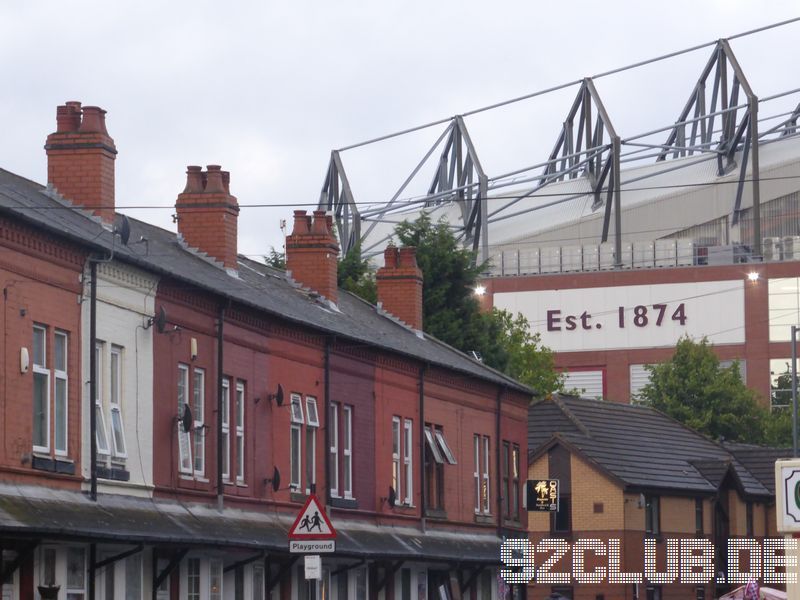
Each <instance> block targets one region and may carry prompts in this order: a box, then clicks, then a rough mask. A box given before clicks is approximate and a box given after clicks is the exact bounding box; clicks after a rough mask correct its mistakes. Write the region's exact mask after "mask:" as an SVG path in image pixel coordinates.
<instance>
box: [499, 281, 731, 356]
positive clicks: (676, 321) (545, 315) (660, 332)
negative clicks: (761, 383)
mask: <svg viewBox="0 0 800 600" xmlns="http://www.w3.org/2000/svg"><path fill="white" fill-rule="evenodd" d="M494 306H495V307H496V308H499V309H506V310H508V311H510V312H512V313H514V314H516V313H517V312H520V313H522V314H523V315H524V316H525V317H526V318H527V319H528V321H529V322H530V324H531V329H532V330H533V331H535V332H538V333H540V334H541V336H542V344H543V345H545V346H547V347H549V348H550V349H551V350H554V351H556V352H580V351H584V350H613V349H626V348H655V347H671V346H674V345H675V344H676V343H677V341H678V339H679V338H680V337H681V336H683V335H687V334H688V335H689V336H691V337H693V338H697V339H699V338H701V337H703V336H707V337H708V339H709V341H710V342H711V343H713V344H741V343H744V280H729V281H702V282H692V283H665V284H654V285H629V286H617V287H600V288H576V289H562V290H542V291H531V292H503V293H496V294H494Z"/></svg>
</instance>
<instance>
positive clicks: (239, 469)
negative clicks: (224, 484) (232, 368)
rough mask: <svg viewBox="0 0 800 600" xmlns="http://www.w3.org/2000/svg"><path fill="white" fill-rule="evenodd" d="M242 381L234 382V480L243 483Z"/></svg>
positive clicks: (243, 396)
mask: <svg viewBox="0 0 800 600" xmlns="http://www.w3.org/2000/svg"><path fill="white" fill-rule="evenodd" d="M244 401H245V393H244V382H243V381H241V380H239V381H237V382H236V403H235V404H236V481H237V482H238V483H244V458H245V457H244V417H245V414H244V408H245V407H244Z"/></svg>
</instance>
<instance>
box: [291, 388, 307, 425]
mask: <svg viewBox="0 0 800 600" xmlns="http://www.w3.org/2000/svg"><path fill="white" fill-rule="evenodd" d="M290 412H291V415H292V423H294V424H295V425H303V424H305V422H306V420H305V417H304V416H303V397H302V396H301V395H300V394H292V400H291V404H290Z"/></svg>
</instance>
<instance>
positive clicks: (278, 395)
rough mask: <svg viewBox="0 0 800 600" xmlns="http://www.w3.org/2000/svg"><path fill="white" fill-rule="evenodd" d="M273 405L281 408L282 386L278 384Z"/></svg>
mask: <svg viewBox="0 0 800 600" xmlns="http://www.w3.org/2000/svg"><path fill="white" fill-rule="evenodd" d="M275 404H277V405H278V406H283V386H282V385H281V384H280V383H279V384H278V391H277V392H275Z"/></svg>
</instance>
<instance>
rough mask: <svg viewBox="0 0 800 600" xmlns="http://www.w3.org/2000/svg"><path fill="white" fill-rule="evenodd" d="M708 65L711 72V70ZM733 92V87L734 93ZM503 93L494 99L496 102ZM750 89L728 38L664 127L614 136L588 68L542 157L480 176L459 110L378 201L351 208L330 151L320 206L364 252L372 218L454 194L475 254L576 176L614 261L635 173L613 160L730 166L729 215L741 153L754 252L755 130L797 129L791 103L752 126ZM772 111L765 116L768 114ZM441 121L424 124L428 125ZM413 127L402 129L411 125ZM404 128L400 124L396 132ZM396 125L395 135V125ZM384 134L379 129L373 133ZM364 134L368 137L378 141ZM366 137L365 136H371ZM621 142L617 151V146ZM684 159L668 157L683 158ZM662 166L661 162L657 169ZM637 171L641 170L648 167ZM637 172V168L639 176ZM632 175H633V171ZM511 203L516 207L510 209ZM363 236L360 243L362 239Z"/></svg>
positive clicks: (346, 244) (783, 132) (345, 244)
mask: <svg viewBox="0 0 800 600" xmlns="http://www.w3.org/2000/svg"><path fill="white" fill-rule="evenodd" d="M712 74H713V76H712ZM798 91H800V90H791V91H789V92H784V93H782V94H777V95H775V96H772V97H770V98H766V99H765V100H773V99H776V98H779V97H782V96H786V95H789V94H792V93H796V92H798ZM740 96H741V97H742V98H741V99H740ZM503 104H504V103H501V105H498V106H502V105H503ZM758 108H759V99H758V97H757V96H756V95H755V94H754V93H753V90H752V89H751V87H750V84H749V83H748V81H747V77H746V76H745V74H744V72H743V71H742V69H741V67H740V65H739V62H738V60H737V59H736V57H735V55H734V53H733V51H732V50H731V47H730V45H729V44H728V41H727V40H724V39H723V40H719V41H718V42H716V44H715V45H714V48H713V51H712V53H711V56H710V58H709V59H708V61H707V62H706V65H705V67H704V68H703V70H702V71H701V74H700V77H699V78H698V80H697V83H696V84H695V86H694V88H693V90H692V92H691V94H690V96H689V100H688V101H687V103H686V105H685V106H684V107H683V110H682V111H681V112H680V114H679V116H678V119H677V121H676V122H675V123H674V124H672V125H669V126H667V127H663V128H661V129H657V130H654V131H650V132H647V133H643V134H639V135H635V136H632V137H629V138H620V136H619V135H618V133H617V132H616V130H615V128H614V126H613V124H612V122H611V119H610V118H609V115H608V113H607V111H606V109H605V106H604V104H603V102H602V99H601V98H600V95H599V94H598V92H597V89H596V87H595V85H594V81H593V80H592V78H585V79H583V80H581V82H580V85H579V89H578V93H577V94H576V96H575V100H574V101H573V103H572V105H571V106H570V108H569V110H568V112H567V116H566V119H565V120H564V122H563V124H562V127H561V131H560V132H559V134H558V136H557V139H556V143H555V145H554V147H553V150H552V151H551V152H550V155H549V156H548V158H547V160H545V161H544V162H542V163H539V164H535V165H532V166H529V167H525V168H522V169H518V170H515V171H513V172H510V173H504V174H500V175H494V176H489V175H487V173H486V172H485V171H484V170H483V168H482V166H481V162H480V160H479V158H478V154H477V152H476V149H475V146H474V144H473V142H472V139H471V137H470V135H469V132H468V130H467V127H466V124H465V122H464V119H463V117H462V116H456V117H453V118H452V119H450V120H449V121H446V127H445V129H444V131H443V132H442V133H441V135H440V136H439V137H438V139H437V140H436V141H435V142H434V144H433V145H432V146H431V147H430V149H429V150H428V151H427V153H426V154H425V155H424V156H423V158H422V159H421V160H420V162H419V163H418V164H417V166H416V167H415V168H414V169H413V170H412V172H411V173H410V174H409V176H408V177H407V178H406V179H405V181H404V182H403V184H402V185H401V186H400V187H399V189H398V190H397V191H396V192H395V193H394V195H393V196H392V197H391V198H390V199H389V200H388V202H386V203H384V204H382V205H376V206H374V207H371V208H370V209H368V210H364V211H359V209H358V206H357V203H356V201H355V200H354V198H353V194H352V191H351V189H350V185H349V183H348V180H347V175H346V173H345V170H344V166H343V164H342V160H341V157H340V155H339V151H337V150H334V151H333V152H331V160H330V163H329V166H328V173H327V176H326V178H325V183H324V185H323V188H322V193H321V195H320V201H319V208H321V209H325V210H328V211H332V212H333V213H334V215H335V218H336V224H337V228H338V233H339V240H340V242H341V244H342V250H343V252H347V251H349V250H350V249H352V248H353V247H355V246H356V244H358V243H359V242H361V243H362V245H363V246H362V253H363V254H365V255H367V256H370V255H374V254H377V253H379V252H380V251H381V250H382V247H381V246H382V244H384V243H385V242H386V240H387V239H388V236H384V237H382V238H381V239H377V238H376V239H372V238H370V234H371V233H372V232H373V231H374V229H375V227H376V226H377V225H378V224H380V223H383V224H388V223H396V222H397V220H398V215H402V213H403V212H406V211H408V210H409V209H413V210H417V211H419V210H424V209H426V208H428V209H431V208H434V207H437V206H440V205H445V204H455V205H456V206H457V207H458V209H459V210H458V211H457V212H458V214H459V217H460V222H459V223H451V226H452V227H453V229H454V231H455V232H456V233H457V236H458V237H459V239H461V240H462V243H463V244H464V246H465V247H469V248H471V249H472V250H474V251H475V253H476V257H477V259H478V260H479V261H481V262H482V261H485V260H487V259H488V257H489V232H490V225H491V223H495V222H498V221H501V220H504V219H509V218H515V217H518V216H519V215H522V214H526V213H530V212H533V211H536V210H539V209H541V208H543V207H546V206H552V205H553V204H559V203H561V202H566V201H569V200H572V199H574V198H575V197H578V196H581V195H584V194H582V193H577V194H574V195H572V196H569V197H566V198H562V199H558V200H554V201H552V202H547V203H540V204H537V205H535V206H530V203H527V204H524V205H523V204H520V203H521V201H523V200H524V199H526V198H530V197H532V196H534V195H535V194H536V192H537V191H539V190H541V189H542V188H544V187H546V186H548V185H550V184H552V183H555V182H559V181H565V180H570V179H579V178H583V179H585V180H586V181H587V182H588V184H589V187H590V189H591V193H592V194H593V196H594V202H593V206H592V210H599V209H600V208H601V207H602V208H603V209H604V217H603V228H602V235H601V241H602V242H606V241H607V240H608V237H609V233H610V231H611V218H612V214H613V217H614V246H615V256H616V257H617V258H616V260H615V262H616V263H617V266H621V260H620V257H621V255H622V251H621V250H622V233H623V231H622V223H621V207H620V205H621V193H622V190H621V186H622V185H623V184H629V183H632V182H633V181H634V180H632V179H631V180H628V181H625V182H623V181H622V172H621V168H620V165H621V163H622V162H632V161H642V160H647V159H651V160H652V159H653V158H654V159H655V161H656V162H666V161H670V160H674V159H681V158H686V157H692V156H698V157H700V159H703V158H704V157H705V156H707V157H708V158H709V159H712V160H716V164H717V172H718V174H719V175H725V174H728V173H731V172H733V171H734V170H736V168H737V167H738V168H739V182H738V186H737V192H736V200H735V204H734V209H733V214H732V220H731V223H732V224H733V225H737V224H738V223H739V217H740V213H741V210H742V209H741V203H742V196H743V191H744V185H745V182H746V172H747V166H748V163H749V165H750V171H751V181H752V194H753V228H754V231H753V239H754V241H755V244H754V246H755V247H754V248H753V253H754V254H756V255H760V253H761V252H760V249H761V232H760V198H759V183H758V174H759V168H758V147H759V141H760V140H762V143H763V142H764V141H766V140H764V138H766V137H768V136H769V137H771V139H780V138H783V137H787V136H794V135H798V134H800V125H798V121H800V104H798V105H797V108H795V109H794V110H793V111H792V112H791V113H787V114H786V115H779V116H785V117H786V118H785V119H783V120H782V121H780V122H779V123H778V124H777V125H774V126H773V127H772V128H770V129H768V130H766V131H765V132H764V133H763V134H761V135H759V127H758V123H759V120H758ZM770 118H773V117H770ZM438 123H441V121H440V122H437V123H434V124H431V125H436V124H438ZM421 128H423V127H420V128H415V129H413V130H409V131H416V130H419V129H421ZM402 133H406V132H401V134H402ZM664 133H665V134H666V135H667V137H666V140H665V141H664V142H663V143H653V142H651V141H650V140H651V138H652V137H653V136H654V135H659V134H664ZM401 134H398V135H401ZM388 137H392V136H385V137H384V138H379V140H382V139H386V138H388ZM379 140H373V141H379ZM370 143H371V142H370ZM437 150H439V159H438V162H436V164H435V165H434V166H433V169H432V170H433V175H432V179H431V183H430V185H429V186H428V188H427V193H426V194H425V195H424V196H422V197H415V198H405V199H402V197H403V194H404V192H405V191H406V189H407V188H408V186H409V184H410V183H411V182H412V181H413V180H415V178H416V177H417V176H418V174H419V173H420V171H421V170H422V169H423V168H424V167H425V166H426V165H429V164H430V163H432V162H434V161H432V160H430V159H431V157H432V156H433V155H434V154H435V153H436V151H437ZM623 150H624V152H623ZM685 165H686V161H682V163H676V166H675V167H674V168H683V167H684V166H685ZM667 170H670V168H668V167H665V171H667ZM652 176H654V175H645V176H643V177H642V178H646V177H652ZM640 179H641V178H640ZM636 181H638V179H637V180H636ZM521 183H525V184H528V185H529V187H528V188H526V190H525V191H524V192H521V193H519V194H516V195H515V196H514V198H513V199H512V200H510V201H509V202H506V203H503V204H502V205H499V201H498V200H495V202H498V205H493V206H492V211H491V212H490V211H489V210H488V200H489V198H490V194H491V193H492V192H495V194H496V195H497V192H498V191H499V190H501V189H503V188H507V187H510V186H516V187H519V184H521ZM515 205H519V206H517V208H516V209H514V210H511V208H512V207H513V206H515ZM367 239H369V241H368V245H367V244H365V243H364V242H365V240H367Z"/></svg>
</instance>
